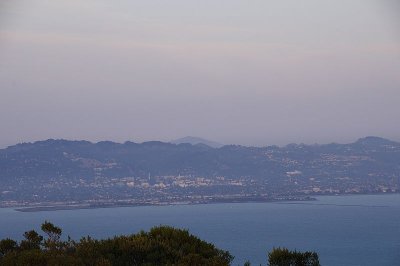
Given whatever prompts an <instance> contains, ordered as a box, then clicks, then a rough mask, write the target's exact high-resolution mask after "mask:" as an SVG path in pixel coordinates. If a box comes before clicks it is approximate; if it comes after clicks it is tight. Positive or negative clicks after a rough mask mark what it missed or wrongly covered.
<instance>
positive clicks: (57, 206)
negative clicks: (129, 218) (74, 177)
mask: <svg viewBox="0 0 400 266" xmlns="http://www.w3.org/2000/svg"><path fill="white" fill-rule="evenodd" d="M394 194H400V193H398V192H393V193H365V194H364V193H344V194H328V195H327V194H323V195H318V194H314V195H312V196H291V197H276V198H268V197H263V196H254V197H231V198H228V197H227V198H211V199H199V200H194V199H193V200H182V201H170V202H167V201H161V202H158V201H154V202H151V201H148V202H99V203H85V202H83V203H68V202H66V203H60V202H57V203H42V204H40V203H38V204H37V205H30V206H29V205H26V206H23V205H19V206H18V205H14V206H2V207H0V208H9V209H13V210H15V211H18V212H42V211H61V210H84V209H101V208H121V207H146V206H160V207H161V206H175V205H202V204H203V205H206V204H221V203H282V204H283V203H288V204H302V202H307V203H308V202H313V201H317V200H318V199H317V197H321V196H330V197H335V196H349V197H351V196H360V195H394ZM296 202H297V203H296ZM307 203H304V204H307Z"/></svg>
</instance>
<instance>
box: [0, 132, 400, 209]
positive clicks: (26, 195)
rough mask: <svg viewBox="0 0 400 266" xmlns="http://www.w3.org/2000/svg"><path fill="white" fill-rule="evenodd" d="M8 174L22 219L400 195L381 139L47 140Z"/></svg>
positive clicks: (6, 193)
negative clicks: (104, 210) (282, 142)
mask: <svg viewBox="0 0 400 266" xmlns="http://www.w3.org/2000/svg"><path fill="white" fill-rule="evenodd" d="M0 166H1V169H2V170H1V173H0V178H1V184H0V207H20V209H21V210H24V211H35V210H36V211H37V210H52V209H69V208H95V207H113V206H137V205H171V204H200V203H220V202H267V201H283V200H285V201H289V200H313V199H314V196H318V195H339V194H340V195H341V194H371V193H399V180H400V144H399V143H396V142H392V141H389V140H385V139H380V138H376V137H370V138H365V139H360V140H359V141H358V142H356V143H352V144H328V145H318V146H315V145H309V146H308V145H296V144H293V145H288V146H285V147H282V148H279V147H276V146H272V147H265V148H255V147H243V146H224V147H221V148H212V147H209V146H207V145H192V144H169V143H161V142H152V143H143V144H136V143H125V144H118V143H111V142H107V143H106V142H104V143H97V144H93V143H89V142H71V141H65V140H48V141H43V142H37V143H28V144H19V145H15V146H11V147H9V148H7V149H3V150H0ZM163 173H165V174H163ZM174 173H175V174H174ZM24 208H25V209H24Z"/></svg>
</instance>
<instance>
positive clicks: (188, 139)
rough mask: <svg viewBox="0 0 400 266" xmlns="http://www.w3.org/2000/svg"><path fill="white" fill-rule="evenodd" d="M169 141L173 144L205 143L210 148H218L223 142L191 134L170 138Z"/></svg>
mask: <svg viewBox="0 0 400 266" xmlns="http://www.w3.org/2000/svg"><path fill="white" fill-rule="evenodd" d="M170 143H173V144H183V143H188V144H191V145H197V144H203V145H207V146H209V147H212V148H220V147H222V146H224V145H223V144H221V143H218V142H215V141H211V140H206V139H203V138H199V137H192V136H186V137H183V138H180V139H176V140H172V141H170Z"/></svg>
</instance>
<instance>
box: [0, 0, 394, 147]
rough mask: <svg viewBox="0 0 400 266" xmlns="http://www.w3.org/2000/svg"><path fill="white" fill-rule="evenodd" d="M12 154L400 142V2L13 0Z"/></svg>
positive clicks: (9, 44) (5, 62) (2, 110)
mask: <svg viewBox="0 0 400 266" xmlns="http://www.w3.org/2000/svg"><path fill="white" fill-rule="evenodd" d="M0 129H1V135H0V147H4V146H7V145H10V144H15V143H18V142H27V141H34V140H42V139H47V138H66V139H87V140H91V141H98V140H105V139H107V140H114V141H126V140H132V141H136V142H142V141H145V140H154V139H157V140H164V141H168V140H171V139H175V138H179V137H183V136H186V135H191V136H200V137H204V138H208V139H211V140H215V141H219V142H222V143H225V144H227V143H237V144H245V145H269V144H278V145H282V144H287V143H291V142H297V143H300V142H303V143H315V142H318V143H327V142H352V141H354V140H355V139H357V138H359V137H363V136H367V135H377V136H382V137H387V138H390V139H393V140H398V141H400V4H398V1H397V0H387V1H386V0H349V1H338V0H324V1H321V0H308V1H298V0H292V1H288V0H283V1H281V0H276V1H267V0H252V1H249V0H241V1H238V0H218V1H215V0H198V1H194V0H180V1H177V0H168V1H167V0H143V1H135V0H114V1H109V0H84V1H82V0H9V1H7V0H1V1H0Z"/></svg>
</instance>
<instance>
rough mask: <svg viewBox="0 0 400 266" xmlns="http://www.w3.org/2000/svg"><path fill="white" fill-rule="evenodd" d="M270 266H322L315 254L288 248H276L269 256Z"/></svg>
mask: <svg viewBox="0 0 400 266" xmlns="http://www.w3.org/2000/svg"><path fill="white" fill-rule="evenodd" d="M268 264H269V265H270V266H320V263H319V259H318V254H317V253H315V252H310V251H306V252H299V251H296V250H295V251H290V250H288V249H287V248H274V249H273V250H272V251H271V252H270V253H269V254H268Z"/></svg>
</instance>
